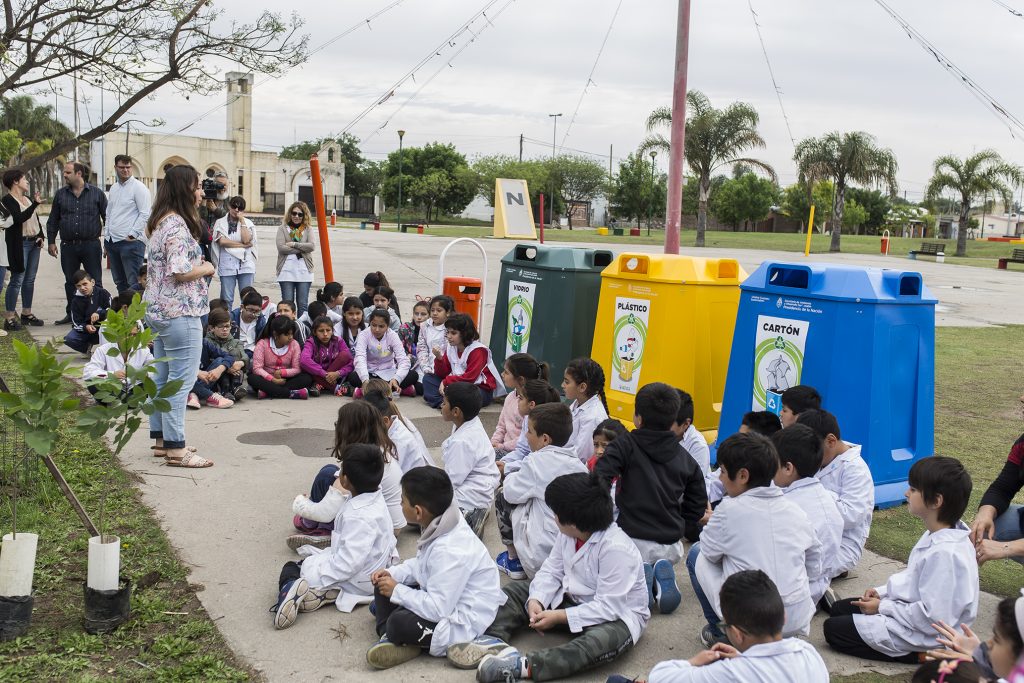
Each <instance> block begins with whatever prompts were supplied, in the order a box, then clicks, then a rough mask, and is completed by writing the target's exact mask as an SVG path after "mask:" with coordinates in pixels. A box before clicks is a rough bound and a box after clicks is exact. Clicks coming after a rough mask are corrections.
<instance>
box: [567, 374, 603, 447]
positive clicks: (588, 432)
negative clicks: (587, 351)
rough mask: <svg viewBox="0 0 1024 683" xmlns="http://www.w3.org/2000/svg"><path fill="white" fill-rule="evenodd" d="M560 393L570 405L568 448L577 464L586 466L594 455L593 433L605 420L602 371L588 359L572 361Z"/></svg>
mask: <svg viewBox="0 0 1024 683" xmlns="http://www.w3.org/2000/svg"><path fill="white" fill-rule="evenodd" d="M562 391H564V392H565V398H566V399H568V400H570V401H572V404H571V405H570V406H569V410H570V411H572V437H571V438H570V439H569V444H568V445H569V447H570V448H572V449H573V450H575V451H576V457H577V458H579V459H580V462H582V463H586V462H587V461H588V460H590V456H592V455H594V440H593V434H594V430H595V429H596V428H597V425H599V424H601V423H602V422H604V421H605V420H607V419H608V404H607V402H606V401H605V398H604V370H602V369H601V366H600V365H598V364H597V363H596V362H595V361H594V360H593V359H591V358H576V359H574V360H571V361H569V364H568V365H566V366H565V375H564V376H563V378H562Z"/></svg>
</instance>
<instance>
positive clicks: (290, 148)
mask: <svg viewBox="0 0 1024 683" xmlns="http://www.w3.org/2000/svg"><path fill="white" fill-rule="evenodd" d="M327 139H328V138H320V139H319V140H304V141H303V142H297V143H295V144H294V145H287V146H285V147H282V148H281V151H280V152H278V154H277V156H278V157H279V158H281V159H296V160H298V161H309V157H310V156H311V155H313V154H316V153H317V152H319V151H320V150H321V149H323V146H324V145H323V143H324V142H325V141H326V140H327Z"/></svg>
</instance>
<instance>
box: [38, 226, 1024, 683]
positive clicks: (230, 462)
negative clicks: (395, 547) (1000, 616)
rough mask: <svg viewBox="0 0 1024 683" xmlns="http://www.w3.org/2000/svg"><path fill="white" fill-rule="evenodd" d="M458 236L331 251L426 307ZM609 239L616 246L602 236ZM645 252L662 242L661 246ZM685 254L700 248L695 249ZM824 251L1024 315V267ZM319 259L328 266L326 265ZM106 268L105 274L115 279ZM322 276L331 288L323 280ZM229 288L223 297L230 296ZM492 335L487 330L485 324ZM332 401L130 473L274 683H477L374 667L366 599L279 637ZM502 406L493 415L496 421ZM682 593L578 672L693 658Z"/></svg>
mask: <svg viewBox="0 0 1024 683" xmlns="http://www.w3.org/2000/svg"><path fill="white" fill-rule="evenodd" d="M274 230H275V228H272V227H264V228H260V229H259V240H260V244H261V247H262V251H263V254H264V256H263V259H262V260H261V261H260V265H259V271H258V273H257V278H256V283H255V285H256V287H257V289H259V290H260V291H261V292H262V293H264V294H267V295H269V296H270V297H271V298H273V299H275V300H276V299H277V298H278V296H279V293H280V292H279V290H278V288H277V285H276V282H275V279H274V274H273V266H274V262H275V259H274V248H273V236H274ZM447 242H448V240H445V239H441V238H436V237H430V236H418V235H400V234H395V233H384V232H373V231H358V230H350V229H344V230H343V229H335V230H333V231H332V232H331V248H332V253H333V261H334V273H335V278H336V279H337V280H340V281H341V282H342V283H343V284H344V285H345V291H346V292H347V293H353V294H358V293H359V292H360V291H361V290H362V277H363V275H364V274H365V273H366V272H367V271H368V270H383V271H384V272H385V273H386V274H387V276H388V278H389V280H390V281H391V283H392V285H393V286H394V288H395V290H396V291H397V292H398V296H399V300H400V303H401V306H402V310H403V311H404V312H405V313H406V316H408V314H409V313H410V312H411V308H412V301H413V299H414V295H422V296H429V295H432V294H435V293H437V292H438V291H439V289H440V285H439V284H438V281H437V277H438V255H439V254H440V252H441V250H442V249H443V248H444V246H445V245H446V244H447ZM482 244H483V247H484V250H485V251H486V252H487V255H488V259H489V261H490V268H489V269H488V273H487V278H486V285H485V291H484V299H485V301H486V311H485V315H486V322H485V324H484V327H485V330H486V329H489V327H490V320H491V317H492V314H493V303H494V293H495V291H496V288H497V279H498V268H497V263H498V260H499V259H500V258H501V256H503V255H504V254H505V253H507V252H508V251H509V250H510V249H511V248H512V244H513V243H511V242H508V241H504V242H503V241H498V240H483V241H482ZM602 247H603V248H607V245H602ZM638 251H646V252H657V251H658V249H656V248H652V247H645V248H640V249H638ZM684 253H691V254H692V253H695V252H694V250H692V249H685V248H684ZM699 254H700V255H701V256H719V257H732V258H737V259H738V260H739V261H740V263H741V264H742V266H743V267H744V268H745V269H746V270H747V271H748V272H751V271H752V270H753V269H754V268H755V267H756V266H757V265H758V264H759V263H760V262H761V261H762V260H764V259H773V260H777V261H780V262H782V261H786V262H794V261H803V259H802V258H801V257H799V256H797V255H794V254H792V253H781V252H779V253H773V252H754V251H738V250H716V249H707V250H700V252H699ZM811 260H814V261H822V262H829V263H855V264H860V265H868V266H879V267H890V268H901V269H907V270H919V271H920V272H921V273H922V274H923V275H924V278H925V282H926V284H927V285H928V286H929V287H931V289H932V292H933V293H934V294H935V295H936V296H937V297H938V299H939V301H940V306H939V311H938V313H937V322H938V324H940V325H957V326H978V325H994V324H1005V323H1020V322H1022V320H1021V308H1020V300H1021V299H1020V291H1021V283H1024V274H1021V273H1013V272H1006V271H996V270H986V269H981V268H970V267H964V266H954V265H950V264H935V263H930V262H924V261H909V260H907V259H906V258H902V257H897V256H890V257H883V256H874V257H872V256H863V255H853V256H847V255H842V254H839V255H816V256H813V257H812V259H811ZM42 261H43V262H42V264H41V268H40V273H39V277H38V279H37V283H36V298H37V303H36V307H35V310H36V312H37V313H38V315H39V316H40V317H44V318H45V320H46V321H47V323H48V324H47V326H46V327H43V328H34V329H33V330H32V331H33V332H34V333H35V336H36V338H37V339H42V338H44V337H47V336H50V335H57V334H63V332H64V331H66V330H67V328H66V327H64V328H56V327H53V326H52V325H50V324H49V323H51V322H52V321H53V320H55V319H57V318H60V317H61V316H62V315H63V305H64V304H63V288H62V284H61V283H62V276H61V274H60V269H59V267H58V265H57V261H56V260H55V259H52V258H49V257H47V256H45V255H44V257H43V259H42ZM317 263H319V261H318V260H317ZM482 271H483V263H482V261H481V259H480V257H479V254H478V252H477V251H476V250H475V249H474V248H472V247H471V246H466V245H460V246H456V247H454V248H453V249H452V251H451V252H450V257H449V259H448V261H447V267H446V274H450V275H465V276H478V275H479V274H480V273H481V272H482ZM106 275H107V274H105V278H104V284H105V285H107V286H108V287H110V286H112V284H111V283H109V278H108V277H106ZM320 284H321V285H322V282H321V283H320ZM218 291H219V288H218V285H217V284H216V283H215V284H214V287H213V291H212V292H211V295H212V296H216V295H217V294H218ZM484 338H485V340H486V339H487V338H488V335H487V334H486V333H485V335H484ZM343 400H347V399H337V398H333V397H321V398H319V399H312V400H309V401H306V402H297V401H288V400H278V401H256V400H253V399H247V400H245V401H243V402H241V403H239V404H237V405H236V406H235V407H233V408H232V409H230V410H215V409H211V408H204V409H202V410H200V411H198V412H189V413H188V416H187V433H188V440H189V443H190V444H193V445H196V446H198V447H199V450H200V453H201V454H202V455H203V456H205V457H209V458H212V459H213V460H214V461H215V462H216V466H215V467H213V468H211V469H206V470H195V471H189V470H181V469H171V468H167V467H164V466H163V464H162V461H161V460H159V459H156V458H153V457H152V456H151V455H150V450H149V446H150V443H151V442H150V441H149V440H148V439H147V438H146V437H147V432H146V430H145V429H142V430H140V431H139V432H138V433H137V434H136V437H135V438H134V439H133V440H132V442H131V443H130V444H129V446H128V447H127V448H125V450H124V451H123V453H122V454H121V459H122V462H123V465H124V467H125V468H126V469H127V470H129V471H131V472H133V473H135V474H137V475H138V478H139V482H140V483H139V486H140V488H141V490H142V492H143V498H144V500H145V502H146V503H147V504H148V505H149V506H151V507H152V508H153V509H154V510H155V511H156V513H157V515H158V517H159V518H160V519H161V521H162V523H163V526H164V529H165V530H166V532H167V534H168V536H169V537H170V540H171V543H172V544H173V545H174V546H175V547H176V548H178V550H179V552H180V554H181V557H182V559H183V560H184V561H185V563H186V564H187V565H189V566H190V567H191V568H192V575H191V581H192V583H193V584H195V585H196V587H197V590H198V595H199V598H200V600H201V601H202V603H203V605H204V607H205V608H206V610H207V611H208V612H209V614H210V616H211V618H212V619H213V620H214V621H215V623H216V624H217V626H218V627H219V628H220V630H221V631H222V633H223V634H224V636H225V638H226V639H227V641H228V643H229V645H230V646H231V647H232V648H233V649H234V650H235V652H236V653H237V654H238V655H239V656H240V657H241V658H243V659H245V660H246V661H247V662H248V663H250V664H251V665H252V666H254V667H255V668H256V669H258V670H260V671H262V672H263V673H264V674H265V675H266V677H267V679H268V680H270V681H285V680H301V681H328V680H379V681H396V680H401V679H405V680H410V681H411V680H417V681H459V680H466V681H469V680H473V678H472V673H471V672H462V671H458V670H456V669H454V668H451V667H449V666H448V665H447V663H446V662H445V661H444V660H438V659H432V658H430V657H427V656H423V657H420V658H419V659H418V660H415V661H413V662H410V663H408V664H406V665H403V666H402V667H401V668H399V669H394V670H391V671H386V672H379V673H374V672H372V671H371V669H370V668H369V667H368V666H367V665H366V663H365V658H364V654H365V651H366V649H367V648H368V647H369V646H370V645H371V644H372V643H373V642H374V641H375V639H376V638H375V637H374V634H373V621H372V617H371V616H370V614H369V613H368V612H367V611H366V609H365V608H361V609H357V610H356V611H355V612H354V613H352V614H343V613H340V612H338V611H336V610H334V609H333V608H326V609H323V610H321V611H319V612H316V613H313V614H304V615H301V617H300V618H299V620H298V622H297V623H296V624H295V625H294V626H293V627H292V628H290V629H288V630H286V631H280V632H278V631H275V630H274V628H273V625H272V619H271V615H270V614H268V613H267V609H268V608H269V607H270V606H271V604H272V603H273V602H274V600H275V598H276V585H277V575H278V572H279V570H280V567H281V565H282V564H283V563H284V562H286V561H288V560H289V559H294V558H295V555H294V554H293V553H292V552H291V551H289V550H288V549H287V547H286V546H285V544H284V539H285V537H286V536H287V535H288V534H289V533H291V524H290V521H291V512H290V505H291V501H292V499H293V498H294V496H295V495H296V494H297V493H308V490H309V484H310V481H311V480H312V477H313V475H314V474H315V473H316V471H317V470H318V469H319V468H320V466H321V465H323V464H324V463H326V462H328V461H329V459H330V456H329V452H330V449H331V447H332V445H333V444H332V434H333V423H334V417H335V415H336V412H337V408H338V405H339V403H340V401H343ZM400 407H401V409H402V411H403V412H404V413H405V414H406V416H408V417H409V418H410V419H412V420H414V421H415V422H416V424H417V426H418V427H419V429H420V430H421V431H422V432H423V434H424V437H425V438H426V440H427V443H428V446H430V449H431V453H432V455H433V456H434V458H435V460H436V461H437V462H438V463H439V464H440V444H441V441H442V440H443V439H444V438H445V437H446V436H447V433H448V429H447V428H446V425H444V423H443V422H442V421H441V419H440V417H439V414H438V413H437V412H436V411H433V410H431V409H430V408H428V407H427V406H426V405H425V404H424V403H423V402H422V400H420V399H411V398H410V399H402V400H401V402H400ZM498 410H499V407H497V406H494V407H491V408H488V409H487V411H486V412H485V415H484V420H485V424H486V425H487V426H488V428H490V427H493V424H494V422H495V420H496V418H497V413H498ZM484 540H485V542H486V544H487V546H488V548H489V549H490V550H491V551H492V553H493V554H495V555H496V554H497V553H498V552H499V551H500V549H501V548H500V543H499V541H498V535H497V530H496V528H495V525H494V522H493V520H491V522H490V523H489V524H488V527H487V529H486V534H485V538H484ZM415 542H416V534H414V533H413V532H410V531H403V532H402V533H401V536H400V539H399V550H400V552H401V554H402V556H403V558H407V557H410V556H412V555H413V554H414V553H415ZM899 568H900V564H899V563H898V562H895V561H892V560H889V559H887V558H883V557H880V556H878V555H875V554H873V553H870V552H866V553H865V555H864V558H863V560H862V561H861V563H860V565H859V567H858V568H857V569H856V570H855V571H854V572H852V574H851V577H850V578H849V579H848V580H846V581H843V582H838V583H837V584H835V587H836V589H837V590H838V592H839V593H840V595H841V596H850V595H853V594H859V593H861V592H862V591H863V590H864V589H865V588H868V587H870V586H876V585H879V584H881V583H883V582H884V581H885V579H886V577H887V576H888V575H889V574H891V573H892V572H893V571H895V570H897V569H899ZM677 575H678V577H679V583H680V587H681V588H682V590H683V594H684V602H683V606H682V607H681V608H680V609H679V610H678V611H677V612H676V613H675V614H673V615H670V616H662V615H658V614H655V615H654V616H652V618H651V621H650V624H649V626H648V629H647V631H646V632H645V634H644V636H643V638H642V639H641V641H640V643H639V645H638V646H637V647H636V648H634V649H633V650H632V651H631V652H629V653H628V654H627V655H625V656H624V657H622V658H621V659H620V660H619V661H617V662H614V663H613V664H611V665H609V666H606V667H603V668H601V669H599V670H596V671H593V672H588V673H586V674H582V675H580V676H577V677H575V678H574V679H573V680H578V681H603V680H604V679H605V677H606V676H607V675H608V674H609V673H613V672H621V673H624V674H628V675H630V676H638V675H644V674H646V673H647V672H649V671H650V669H651V668H652V667H653V666H654V664H655V663H657V662H658V661H661V660H663V659H670V658H688V657H690V656H692V655H693V654H694V653H696V652H697V651H698V650H699V649H700V642H699V638H698V633H699V631H700V627H701V622H702V619H701V616H700V610H699V608H698V606H697V603H696V601H695V599H694V598H693V594H692V591H691V589H690V586H689V581H688V579H687V576H686V570H685V567H683V566H682V564H680V566H679V567H678V568H677ZM997 601H998V600H997V598H995V597H994V596H992V595H988V594H983V596H982V606H981V610H980V614H981V615H992V614H993V613H994V608H995V604H996V602H997ZM823 618H824V617H823V615H821V614H819V615H818V617H817V618H816V619H815V622H814V624H813V626H812V634H811V641H812V642H813V643H814V644H815V646H816V647H818V650H819V652H821V654H822V656H823V657H824V658H825V661H826V662H827V664H828V666H829V669H830V671H832V672H833V673H834V674H853V673H858V672H863V671H878V672H885V673H896V672H905V671H907V670H908V669H907V667H905V666H898V665H883V664H878V663H871V662H863V661H860V660H854V659H851V658H848V657H843V656H837V655H835V654H833V653H832V652H831V651H830V650H829V648H828V647H827V646H826V645H825V643H824V640H823V638H822V636H821V622H822V620H823ZM990 625H991V617H990V616H983V617H982V618H980V619H979V623H978V624H977V626H978V632H979V634H980V635H987V634H988V630H989V628H990ZM562 640H563V636H560V635H548V636H544V637H541V636H539V635H535V634H525V635H524V636H523V637H522V638H520V639H519V640H517V641H515V642H516V644H517V645H520V646H522V647H523V648H525V649H526V650H530V649H533V648H538V647H544V646H546V645H549V644H551V643H553V642H562Z"/></svg>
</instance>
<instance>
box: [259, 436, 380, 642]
mask: <svg viewBox="0 0 1024 683" xmlns="http://www.w3.org/2000/svg"><path fill="white" fill-rule="evenodd" d="M383 476H384V459H383V458H382V457H381V453H380V449H379V448H377V447H376V446H372V445H369V444H350V445H348V446H346V447H345V453H344V457H342V459H341V472H340V473H339V475H338V481H339V483H340V485H341V487H342V488H343V489H344V490H345V491H346V492H348V493H349V494H350V497H349V498H347V499H346V500H345V501H344V503H343V504H342V506H341V509H340V510H339V511H338V514H337V516H336V517H335V519H334V530H333V532H332V533H331V545H330V547H328V548H326V549H323V550H317V549H315V548H311V549H310V551H311V554H310V556H309V557H307V558H306V559H305V560H302V561H301V562H288V563H286V564H285V565H284V567H283V568H282V569H281V577H280V579H278V590H279V594H278V599H277V608H276V610H275V614H274V627H275V628H278V629H282V628H287V627H289V626H291V625H292V624H293V623H295V619H296V617H297V616H298V613H299V612H312V611H314V610H317V609H320V608H321V607H323V606H324V605H327V604H330V603H332V602H333V603H334V604H335V606H336V607H337V608H338V609H339V610H340V611H342V612H351V611H352V610H353V609H354V608H355V606H356V605H360V604H363V603H367V602H370V601H371V600H372V599H373V584H372V583H371V582H370V575H371V574H372V573H373V572H375V571H377V570H380V569H385V568H387V567H390V566H391V565H393V564H394V563H396V562H398V559H399V558H398V548H397V546H396V544H395V534H394V533H393V532H392V530H391V515H390V514H389V513H388V506H387V503H385V502H384V495H383V494H382V493H381V491H380V483H381V479H382V478H383Z"/></svg>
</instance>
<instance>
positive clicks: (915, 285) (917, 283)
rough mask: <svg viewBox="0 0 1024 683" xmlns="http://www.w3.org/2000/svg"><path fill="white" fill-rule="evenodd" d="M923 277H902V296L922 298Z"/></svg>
mask: <svg viewBox="0 0 1024 683" xmlns="http://www.w3.org/2000/svg"><path fill="white" fill-rule="evenodd" d="M920 295H921V276H920V275H918V274H917V273H913V274H911V275H904V276H902V277H900V296H920Z"/></svg>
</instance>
